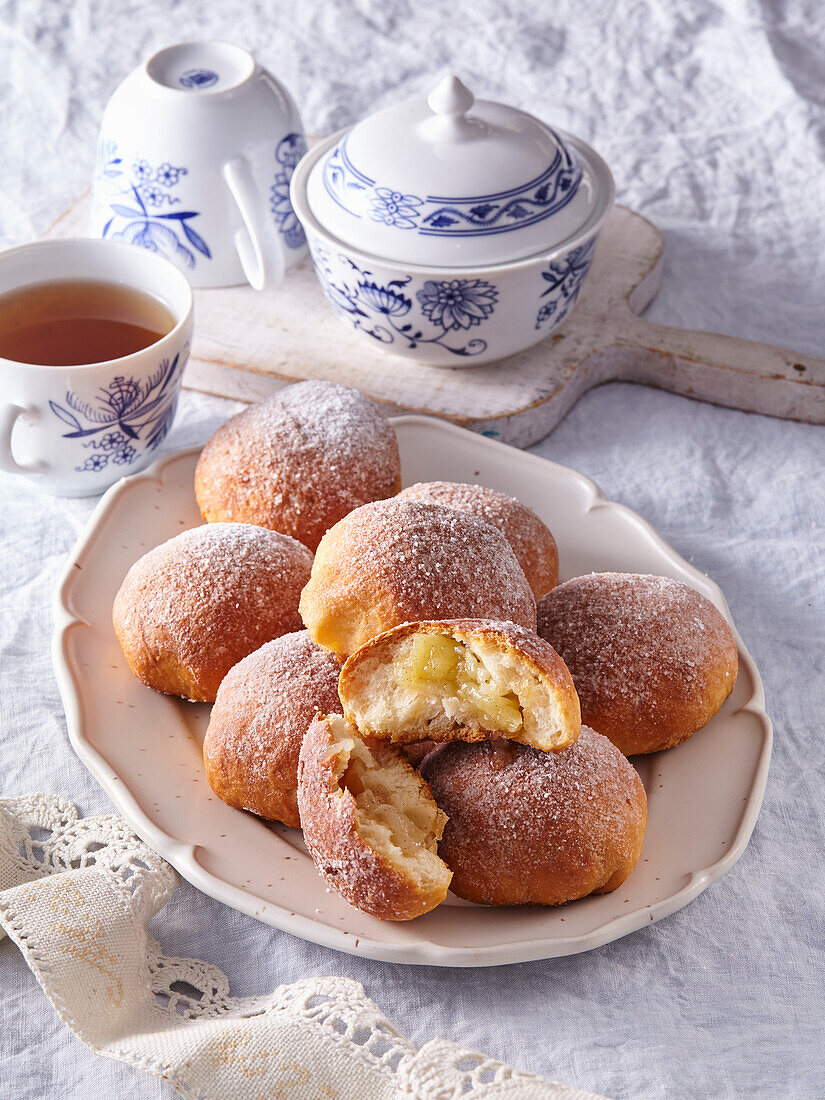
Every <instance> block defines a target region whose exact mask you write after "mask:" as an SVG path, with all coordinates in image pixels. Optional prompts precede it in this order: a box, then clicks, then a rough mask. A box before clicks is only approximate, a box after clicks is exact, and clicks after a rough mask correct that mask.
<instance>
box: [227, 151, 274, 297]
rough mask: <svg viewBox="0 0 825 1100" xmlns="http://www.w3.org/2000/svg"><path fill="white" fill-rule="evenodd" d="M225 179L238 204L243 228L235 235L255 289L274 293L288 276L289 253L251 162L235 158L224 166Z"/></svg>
mask: <svg viewBox="0 0 825 1100" xmlns="http://www.w3.org/2000/svg"><path fill="white" fill-rule="evenodd" d="M223 178H224V179H225V180H226V185H227V187H228V188H229V191H230V194H231V195H232V197H233V199H234V200H235V203H236V204H237V207H238V210H239V212H240V215H241V218H242V219H243V226H242V227H241V228H240V229H238V230H236V232H235V248H236V249H237V252H238V258H239V259H240V261H241V266H242V267H243V270H244V274H245V275H246V277H247V279H248V280H249V284H250V286H252V287H253V289H254V290H272V289H274V288H275V287H276V286H278V285H279V284H280V283H281V282H282V281H283V278H284V274H285V273H286V252H285V251H284V245H283V241H282V240H281V237H280V234H279V233H278V232H277V230H276V229H275V227H274V225H272V221H271V219H270V217H269V215H268V212H267V210H266V207H265V205H264V202H263V199H262V197H261V192H260V190H259V188H258V185H257V184H256V183H255V180H254V179H253V176H252V170H251V168H250V166H249V161H248V160H247V159H246V158H245V157H235V158H234V160H230V161H227V163H226V164H225V165H224V166H223Z"/></svg>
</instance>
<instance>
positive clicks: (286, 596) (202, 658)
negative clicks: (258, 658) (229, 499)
mask: <svg viewBox="0 0 825 1100" xmlns="http://www.w3.org/2000/svg"><path fill="white" fill-rule="evenodd" d="M311 566H312V555H311V554H310V552H309V551H308V550H307V549H306V547H305V546H302V545H301V544H300V543H299V542H296V541H295V540H294V539H291V538H288V537H287V536H286V535H280V534H277V533H276V532H274V531H265V530H264V529H263V528H261V527H252V526H249V525H247V524H241V523H222V524H209V525H206V526H203V527H195V528H193V529H192V530H190V531H184V532H183V533H182V534H180V535H176V536H175V538H172V539H169V540H168V541H167V542H165V543H162V544H161V545H160V546H156V547H155V549H154V550H150V551H149V552H148V553H147V554H144V555H143V557H142V558H140V559H139V560H138V561H136V562H135V564H134V565H133V566H132V568H131V569H130V570H129V572H128V573H127V574H126V577H125V579H124V581H123V584H122V585H121V586H120V590H119V592H118V594H117V596H116V597H115V602H114V607H113V609H112V621H113V624H114V628H115V633H116V634H117V638H118V641H119V642H120V645H121V647H122V649H123V652H124V654H125V656H126V660H127V661H128V663H129V667H130V668H131V670H132V672H133V673H134V675H135V676H136V677H137V678H138V679H139V680H140V681H141V682H142V683H144V684H146V685H147V686H148V687H151V688H154V689H155V690H156V691H162V692H166V693H167V694H168V695H181V696H183V697H184V698H185V699H191V700H193V701H196V702H212V701H213V700H214V698H215V695H216V693H217V690H218V687H219V685H220V683H221V680H222V679H223V678H224V676H225V675H226V673H227V672H228V671H229V670H230V668H232V666H233V665H236V664H237V663H238V661H240V660H241V659H242V658H244V657H246V656H247V654H249V653H252V652H254V651H255V650H256V649H259V648H260V647H261V646H262V645H263V644H264V642H268V641H269V640H270V639H272V638H277V637H279V636H280V635H281V634H286V633H288V632H289V631H293V630H300V629H301V625H302V624H301V619H300V616H299V614H298V599H299V596H300V592H301V589H302V587H303V586H304V584H305V583H306V581H307V580H308V578H309V574H310V569H311Z"/></svg>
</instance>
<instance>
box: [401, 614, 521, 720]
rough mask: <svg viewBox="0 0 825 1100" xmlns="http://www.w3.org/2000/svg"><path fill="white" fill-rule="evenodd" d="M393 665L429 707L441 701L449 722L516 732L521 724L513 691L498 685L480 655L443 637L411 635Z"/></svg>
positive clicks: (402, 682)
mask: <svg viewBox="0 0 825 1100" xmlns="http://www.w3.org/2000/svg"><path fill="white" fill-rule="evenodd" d="M409 642H410V645H409V646H408V647H405V652H404V653H402V654H401V655H399V656H398V657H397V658H396V660H395V662H394V679H395V680H396V681H397V683H398V684H399V685H400V686H401V687H402V688H405V689H407V690H408V691H411V692H413V693H414V694H415V695H416V696H418V697H420V699H421V702H422V705H423V706H424V707H425V708H427V707H428V704H429V702H430V700H431V699H432V697H433V696H434V695H435V694H437V695H439V696H441V697H442V699H443V704H444V710H445V712H446V714H447V715H448V717H450V718H457V719H466V718H467V717H470V716H471V717H472V718H473V719H474V720H475V721H477V722H478V723H479V724H480V725H483V726H484V727H485V729H489V730H493V731H495V732H497V733H516V732H517V731H518V730H519V729H521V727H522V725H523V717H522V704H521V700H520V699H519V696H518V694H517V693H516V692H514V691H510V690H508V689H507V687H505V686H504V685H502V684H500V683H499V682H497V680H496V679H495V677H494V675H493V673H492V672H491V670H490V669H489V668H488V667H487V666H486V665H485V664H484V662H483V660H482V659H481V657H480V656H479V655H477V654H476V653H474V652H473V651H472V650H471V649H470V648H469V647H468V646H466V645H463V644H462V643H461V642H457V641H455V640H454V639H453V638H448V637H447V636H446V635H443V634H415V635H413V636H412V638H410V639H409Z"/></svg>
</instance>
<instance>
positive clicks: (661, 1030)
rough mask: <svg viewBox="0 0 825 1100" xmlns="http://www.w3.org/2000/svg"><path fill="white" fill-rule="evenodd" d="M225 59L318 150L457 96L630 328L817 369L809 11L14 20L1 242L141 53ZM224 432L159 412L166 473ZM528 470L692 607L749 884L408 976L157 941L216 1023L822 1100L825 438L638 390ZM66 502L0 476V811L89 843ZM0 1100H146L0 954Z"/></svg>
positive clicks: (705, 1092)
mask: <svg viewBox="0 0 825 1100" xmlns="http://www.w3.org/2000/svg"><path fill="white" fill-rule="evenodd" d="M204 36H213V37H223V38H227V39H230V40H234V41H236V42H238V43H240V44H244V45H247V46H249V47H250V48H251V49H253V50H254V51H255V52H256V53H257V55H258V57H259V58H260V60H261V61H262V62H263V63H264V64H266V65H267V66H268V67H270V68H271V69H272V70H273V71H274V72H276V73H277V74H278V75H279V76H280V77H281V78H282V79H283V80H284V81H285V82H286V83H287V85H288V86H289V87H290V89H291V90H292V91H293V93H294V95H295V96H296V98H297V100H298V102H299V104H300V105H301V108H302V110H303V113H304V121H305V124H306V127H307V129H308V130H309V131H312V132H315V133H323V132H326V131H328V130H330V129H332V128H333V127H335V126H338V125H343V124H345V123H348V122H350V121H351V120H353V119H355V118H357V117H359V116H361V115H363V114H364V113H366V112H367V111H368V110H370V109H371V108H373V107H374V106H380V105H385V104H387V103H389V102H391V101H394V100H395V99H397V98H398V97H400V96H403V95H407V94H413V93H422V92H425V91H426V90H428V88H429V86H430V84H431V83H432V80H433V77H434V76H437V75H439V74H441V73H443V72H444V71H446V70H447V68H448V67H454V68H455V69H456V70H457V71H458V72H459V73H460V74H461V75H462V76H463V77H464V78H465V79H466V80H467V81H468V83H470V84H471V86H472V87H473V88H474V89H475V90H476V91H477V92H481V93H485V94H488V95H490V96H493V97H501V98H504V99H507V100H508V101H510V102H514V103H516V104H518V105H521V106H523V107H526V108H528V109H530V110H533V111H534V112H535V113H537V114H539V115H543V116H545V117H547V118H549V119H551V120H553V121H555V122H556V123H558V125H560V126H562V127H564V128H567V129H570V130H573V131H574V132H578V133H580V134H582V136H584V137H585V138H587V139H588V140H590V141H592V142H593V143H594V144H595V145H596V146H597V148H598V149H599V150H600V151H601V152H602V153H603V154H604V155H605V156H606V158H607V159H608V161H609V162H610V163H611V165H612V167H613V169H614V172H615V175H616V179H617V184H618V195H619V198H620V200H621V201H623V202H625V203H627V204H629V205H631V206H633V207H635V208H636V209H638V210H640V211H641V212H642V213H644V214H646V215H647V216H649V217H650V218H652V219H653V220H654V221H655V222H656V223H657V224H658V225H659V226H660V227H661V228H662V229H663V230H664V231H665V235H666V239H667V262H666V270H665V277H664V286H663V289H662V292H661V294H660V296H659V299H658V300H657V302H656V303H655V304H654V306H653V308H652V314H653V316H654V317H655V318H656V319H657V320H661V321H664V322H667V323H670V324H678V325H684V326H689V327H696V328H705V329H712V330H716V331H720V332H726V333H731V334H734V335H742V336H748V337H751V338H756V339H761V340H766V341H769V342H772V343H777V344H784V345H787V346H790V347H796V348H799V349H800V350H804V351H808V352H811V353H813V354H818V355H820V356H822V355H823V354H825V315H824V314H823V273H825V260H823V257H825V215H823V212H825V62H823V56H825V53H824V52H823V51H825V9H823V7H822V6H821V5H820V4H819V3H818V2H817V0H762V2H760V0H717V2H715V3H714V2H710V0H687V2H685V3H680V4H675V3H657V2H656V0H591V3H589V4H580V3H578V2H577V0H560V2H557V3H555V4H553V5H552V6H551V5H549V4H546V3H545V4H542V3H540V2H535V0H534V2H532V3H528V2H526V0H452V2H450V0H436V2H433V3H427V4H423V3H422V4H413V3H410V2H409V0H340V2H338V0H334V2H333V0H327V2H319V0H303V2H302V0H283V2H281V3H279V4H277V5H276V4H267V3H265V2H264V0H247V2H244V3H242V2H240V0H225V2H224V3H223V4H221V5H215V4H208V3H206V2H205V0H200V2H198V0H171V2H170V0H164V2H163V3H161V2H160V0H145V2H143V3H140V4H137V3H132V2H127V0H117V2H116V3H114V2H110V3H108V4H104V3H103V2H102V0H74V2H73V3H72V4H69V3H58V2H55V0H31V2H30V3H27V4H19V3H14V2H11V0H10V2H8V3H5V4H0V103H2V109H0V147H1V148H2V150H3V156H2V161H0V239H2V241H4V242H5V243H17V242H18V241H21V240H25V239H28V238H31V237H33V236H35V235H37V234H38V233H39V232H42V231H43V230H44V229H45V228H46V227H47V225H48V224H49V223H50V222H51V220H53V218H54V217H55V216H57V215H58V214H59V213H60V212H61V211H62V210H63V209H64V208H65V207H66V206H67V205H68V204H69V203H70V202H71V201H72V200H73V199H74V198H75V197H76V195H77V194H78V193H79V192H80V191H81V190H82V189H83V188H84V187H85V186H86V184H87V182H88V177H89V175H90V171H91V166H92V163H93V157H94V140H95V131H96V127H97V122H98V120H99V116H100V113H101V111H102V108H103V105H104V103H105V100H106V98H107V96H108V95H109V94H110V93H111V91H112V90H113V88H114V86H115V85H116V84H117V82H118V81H119V80H120V79H121V77H122V76H123V75H125V73H126V72H127V71H128V70H130V69H131V68H132V67H134V65H136V64H137V63H138V61H139V60H140V59H141V58H142V57H143V56H145V55H146V54H147V53H149V52H150V51H151V50H152V49H153V48H155V47H157V46H159V45H162V44H164V43H166V42H170V41H175V40H181V39H185V38H187V37H204ZM238 407H239V406H236V405H234V404H232V403H231V402H226V401H220V400H218V399H214V398H207V397H203V396H198V395H195V394H186V395H185V396H184V399H183V401H182V405H181V411H180V414H179V419H178V421H177V424H176V426H175V428H174V430H173V432H172V434H171V436H170V437H169V438H168V440H167V441H166V443H165V445H164V449H165V450H172V449H176V448H178V447H182V446H187V445H191V444H193V443H196V442H199V441H202V440H204V439H205V438H206V437H207V435H208V434H209V432H210V431H212V430H213V429H214V428H215V427H216V426H217V424H218V423H219V422H220V421H221V420H222V419H224V418H225V417H226V416H228V415H229V414H230V413H232V412H234V411H235V410H236V409H237V408H238ZM533 450H534V452H535V453H537V454H541V455H544V456H546V457H548V458H552V459H554V460H556V461H558V462H562V463H565V464H567V465H570V466H573V467H575V468H577V469H579V470H582V471H583V472H584V473H586V474H588V475H590V476H591V477H593V478H594V479H595V480H596V481H597V482H598V483H599V484H600V485H601V487H602V488H603V489H604V491H605V492H606V494H607V495H608V496H609V497H611V498H612V499H615V500H619V501H622V502H623V503H625V504H627V505H629V506H630V507H631V508H634V509H636V510H637V511H639V512H640V513H641V514H642V515H643V516H645V518H647V519H648V520H649V521H650V522H651V523H652V524H653V525H654V526H655V527H656V528H657V529H658V530H659V532H660V533H661V534H662V535H663V537H664V538H665V539H667V540H668V541H669V542H670V543H671V544H672V545H673V546H675V548H676V549H677V550H679V551H680V552H681V553H682V554H684V555H685V556H686V557H687V558H688V559H690V560H691V561H692V562H693V563H694V564H695V565H696V566H698V567H699V568H700V569H702V570H704V571H706V572H708V573H710V574H711V576H712V577H713V578H714V579H715V580H716V581H718V583H719V584H720V585H721V587H722V589H723V590H724V592H725V594H726V596H727V598H728V601H729V603H730V607H731V611H732V613H733V616H734V619H735V620H736V623H737V625H738V626H739V629H740V631H741V633H742V635H743V637H744V639H745V642H746V644H747V645H748V646H749V648H750V649H751V652H752V653H753V656H754V658H755V660H756V662H757V665H758V666H759V668H760V670H761V673H762V676H763V679H764V681H765V688H766V692H767V704H768V710H769V712H770V714H771V716H772V718H773V720H774V723H775V732H776V742H775V751H774V759H773V763H772V767H771V775H770V780H769V786H768V792H767V797H766V800H765V805H764V808H763V811H762V815H761V817H760V819H759V822H758V824H757V827H756V832H755V834H754V837H753V840H752V842H751V844H750V846H749V848H748V849H747V851H746V853H745V854H744V856H743V857H742V859H741V860H740V862H739V863H738V864H737V865H736V867H735V868H734V869H733V870H732V871H731V873H730V874H728V875H727V876H725V877H724V878H723V879H722V880H720V881H719V882H718V883H716V884H715V885H714V886H712V887H711V888H710V889H708V890H707V891H706V892H705V893H704V894H703V895H702V896H701V897H700V898H699V899H698V900H697V901H695V902H694V903H693V904H692V905H690V906H688V907H687V908H686V909H684V910H682V911H681V912H680V913H677V914H675V915H673V916H671V917H669V918H667V919H666V920H664V921H661V922H660V923H658V924H656V925H653V926H651V927H650V928H647V929H645V930H643V931H640V932H637V933H635V934H633V935H632V936H629V937H627V938H626V939H624V940H620V941H618V942H616V943H613V944H610V945H608V946H606V947H603V948H601V949H599V950H596V951H593V952H590V953H588V954H585V955H580V956H575V957H571V958H566V959H558V960H550V961H547V962H543V963H531V964H523V965H519V966H510V967H502V968H499V969H494V970H454V971H450V970H439V969H435V968H410V967H405V966H394V965H389V964H385V963H375V962H371V961H368V960H361V959H356V958H352V957H350V956H346V955H339V954H336V953H335V952H331V951H329V950H326V949H324V948H320V947H316V946H314V945H312V944H308V943H304V942H302V941H300V940H297V939H294V938H292V937H290V936H288V935H286V934H284V933H279V932H277V931H275V930H273V929H271V928H268V927H266V926H264V925H261V924H258V923H256V922H255V921H253V920H251V919H249V918H248V917H245V916H241V915H240V914H238V913H235V912H233V911H231V910H229V909H227V908H225V907H224V906H222V905H220V904H218V903H217V902H214V901H212V900H211V899H209V898H206V897H204V896H203V895H200V894H199V893H197V891H195V890H194V889H193V888H192V887H189V886H188V885H184V886H183V887H182V888H181V889H180V890H179V891H178V892H177V894H176V895H175V896H174V898H173V899H172V901H171V902H170V903H169V905H168V906H167V907H166V908H165V909H164V910H163V912H162V914H161V917H160V922H159V926H158V927H155V928H154V929H153V931H154V933H155V934H156V935H158V936H159V937H160V938H161V939H162V941H163V945H164V949H165V950H166V951H167V952H168V953H177V954H184V955H189V956H195V957H201V958H205V959H209V960H212V961H214V962H216V963H217V964H219V965H220V967H221V968H222V969H223V970H225V971H226V972H227V973H228V974H229V976H230V979H231V981H232V983H233V992H234V993H236V994H251V993H263V992H266V991H268V990H271V989H272V988H273V987H274V986H276V985H277V984H279V983H281V982H286V981H292V980H294V979H296V978H299V977H303V976H311V975H319V974H340V975H345V976H348V977H352V978H355V979H357V980H358V981H360V982H362V983H363V984H364V986H365V987H366V990H367V993H368V994H369V995H370V996H371V997H372V998H373V999H374V1000H375V1001H376V1002H377V1003H378V1004H379V1005H380V1006H381V1007H382V1008H383V1010H384V1011H385V1012H386V1013H387V1014H388V1015H389V1016H390V1018H391V1019H392V1020H393V1022H394V1023H395V1024H396V1025H397V1026H398V1027H399V1028H400V1029H401V1030H402V1031H403V1032H405V1034H407V1035H408V1036H409V1037H410V1038H411V1039H412V1040H413V1041H414V1042H415V1043H416V1044H421V1043H423V1042H425V1041H426V1040H428V1039H431V1038H435V1037H443V1038H448V1039H452V1040H454V1041H457V1042H460V1043H462V1044H463V1045H465V1046H470V1047H475V1048H477V1049H479V1050H483V1051H485V1052H487V1053H488V1054H489V1055H491V1056H493V1057H496V1058H499V1059H501V1060H503V1061H506V1062H510V1063H512V1064H514V1065H516V1066H518V1067H520V1068H523V1069H526V1070H530V1071H533V1072H536V1073H540V1074H542V1075H545V1076H548V1077H553V1078H556V1079H558V1080H562V1081H565V1082H567V1083H569V1084H571V1085H578V1086H579V1087H581V1088H586V1089H591V1090H593V1091H595V1092H599V1093H603V1094H605V1095H607V1096H613V1097H637V1096H641V1097H694V1096H695V1097H711V1096H712V1097H732V1096H755V1095H758V1096H766V1097H768V1096H770V1097H801V1098H815V1097H821V1096H823V1095H825V1043H824V1042H823V1018H825V988H823V986H824V984H825V983H823V978H825V956H823V933H824V932H825V922H823V892H824V889H823V882H824V881H825V877H824V876H823V872H824V871H825V865H824V864H823V851H825V798H823V778H825V752H824V751H823V714H825V583H823V577H825V429H822V428H816V427H810V426H807V425H800V424H792V423H786V422H782V421H778V420H770V419H767V418H762V417H756V416H749V415H746V414H743V413H738V412H734V411H730V410H723V409H718V408H713V407H710V406H705V405H700V404H697V403H694V402H691V401H689V400H686V399H682V398H677V397H673V396H668V395H665V394H662V393H658V392H655V391H653V390H648V389H644V388H641V387H635V386H622V385H613V386H609V387H605V388H603V389H601V390H598V391H596V392H594V393H592V394H591V395H589V396H588V397H586V398H585V399H584V400H583V401H582V402H581V403H580V404H579V405H578V407H577V408H575V409H574V410H573V412H572V413H571V414H570V415H569V417H568V418H567V420H566V421H565V422H564V423H562V424H561V425H560V426H559V427H558V428H557V429H556V430H555V432H553V434H552V435H551V436H549V437H548V438H547V439H545V440H544V441H543V442H541V443H539V444H538V445H537V446H535V447H534V448H533ZM93 503H94V502H92V501H70V500H53V499H50V498H47V497H43V496H40V495H39V494H37V493H36V492H35V491H34V490H32V489H31V488H29V487H28V485H27V484H26V483H25V482H22V481H18V480H17V479H15V478H12V477H3V476H2V475H0V610H1V611H2V613H1V614H0V753H1V754H2V755H0V762H1V763H2V766H0V795H16V794H22V793H26V792H30V791H34V790H45V791H49V792H55V793H58V792H61V793H65V794H66V795H68V796H69V797H70V798H71V799H72V800H73V801H74V802H76V803H77V804H78V805H79V807H80V809H81V812H82V813H84V814H90V813H98V812H111V810H112V807H111V804H110V803H109V802H108V799H107V798H106V797H105V795H104V794H103V792H102V791H101V790H100V788H99V787H98V786H97V783H96V782H95V781H94V780H93V779H92V778H91V776H90V775H89V774H88V773H87V772H86V771H85V769H84V768H83V766H82V765H81V764H80V762H79V761H78V760H77V759H76V758H75V756H74V754H73V752H72V750H71V748H70V746H69V744H68V740H67V738H66V729H65V722H64V718H63V713H62V708H61V704H60V700H59V697H58V692H57V686H56V684H55V680H54V676H53V674H52V668H51V660H50V655H49V644H50V639H51V630H52V625H51V598H52V592H53V588H54V585H55V582H56V579H57V576H58V574H59V571H60V568H61V565H62V562H63V560H64V557H65V555H66V553H67V552H68V551H69V549H70V548H71V546H72V544H73V541H74V539H75V538H76V536H77V534H78V533H79V532H80V530H81V529H82V527H83V524H84V522H85V521H86V519H87V517H88V515H89V513H90V511H91V509H92V506H93ZM0 975H2V977H1V978H0V989H1V990H2V1007H1V1008H0V1014H1V1015H2V1025H0V1096H3V1097H13V1098H24V1097H25V1098H30V1097H51V1096H67V1097H75V1096H77V1097H80V1096H83V1097H85V1098H92V1100H94V1098H97V1097H131V1096H134V1097H159V1098H160V1097H163V1096H166V1095H169V1090H168V1088H167V1086H165V1085H164V1084H163V1083H161V1082H156V1081H154V1080H152V1079H150V1078H148V1077H146V1076H144V1075H141V1074H139V1073H137V1072H136V1071H134V1070H132V1069H131V1068H129V1067H127V1066H124V1065H122V1064H119V1063H115V1062H108V1061H103V1060H101V1059H98V1058H95V1057H94V1056H93V1055H92V1054H91V1053H89V1052H88V1051H87V1050H86V1049H85V1048H84V1047H82V1046H81V1044H80V1043H79V1042H78V1041H77V1040H76V1039H74V1038H73V1037H72V1036H71V1035H70V1033H69V1032H68V1030H67V1029H66V1028H65V1027H64V1026H63V1025H62V1024H61V1023H60V1022H59V1020H58V1019H57V1017H56V1015H55V1014H54V1013H53V1012H52V1010H51V1009H50V1008H49V1006H48V1005H47V1002H46V1000H45V998H44V997H43V994H42V993H41V992H40V990H39V989H38V987H37V985H36V984H35V982H34V980H33V979H32V977H31V975H30V973H29V971H28V970H27V968H26V967H25V964H24V963H23V961H22V959H21V957H20V955H19V953H18V952H17V949H16V948H15V947H14V946H13V945H12V944H11V943H10V942H9V941H8V940H5V941H4V942H2V943H0Z"/></svg>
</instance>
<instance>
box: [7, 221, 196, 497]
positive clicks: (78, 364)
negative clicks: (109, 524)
mask: <svg viewBox="0 0 825 1100" xmlns="http://www.w3.org/2000/svg"><path fill="white" fill-rule="evenodd" d="M191 336H192V289H191V287H190V286H189V283H188V282H187V280H186V278H185V276H184V275H182V274H181V272H180V271H178V269H177V268H175V267H174V266H173V265H172V264H170V263H169V262H168V261H167V260H165V259H164V258H163V257H162V256H159V255H157V254H155V253H152V252H148V251H145V250H143V249H139V248H133V247H131V246H130V245H127V244H122V243H120V242H117V241H103V240H91V239H89V240H55V241H39V242H37V243H35V244H29V245H23V246H22V247H20V248H13V249H10V250H9V251H7V252H3V253H0V469H2V470H5V471H6V472H7V473H13V474H23V475H25V476H27V477H29V478H30V479H31V480H32V483H33V484H34V485H36V486H38V487H39V488H41V489H43V490H45V491H46V492H50V493H54V494H56V495H59V496H91V495H94V494H96V493H99V492H101V491H102V490H103V489H106V488H108V487H109V486H110V485H112V484H113V483H114V482H115V481H117V480H119V479H120V478H121V477H123V476H124V475H125V474H130V473H135V472H136V471H137V470H140V469H142V468H143V467H145V466H147V465H148V464H149V463H150V462H151V461H152V460H153V459H154V457H155V453H156V450H157V447H158V445H159V444H160V442H161V441H162V440H163V438H164V437H165V436H166V434H167V433H168V431H169V428H170V427H171V425H172V420H173V418H174V415H175V408H176V405H177V399H178V393H179V391H180V382H181V375H182V373H183V368H184V365H185V364H186V360H187V358H188V356H189V345H190V341H191Z"/></svg>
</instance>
